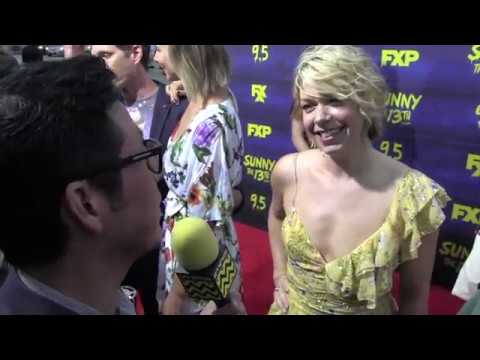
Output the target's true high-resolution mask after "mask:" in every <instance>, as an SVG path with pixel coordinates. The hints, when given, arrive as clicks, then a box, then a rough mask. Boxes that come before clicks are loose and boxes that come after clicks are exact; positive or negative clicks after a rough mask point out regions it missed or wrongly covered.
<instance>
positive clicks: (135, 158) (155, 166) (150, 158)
mask: <svg viewBox="0 0 480 360" xmlns="http://www.w3.org/2000/svg"><path fill="white" fill-rule="evenodd" d="M143 145H144V146H145V147H146V148H147V150H145V151H142V152H139V153H137V154H134V155H130V156H127V157H125V158H122V159H119V160H118V161H117V162H116V163H114V164H111V165H109V166H102V167H99V168H97V169H95V170H93V171H91V172H89V173H87V174H84V175H77V176H69V177H67V178H66V179H65V181H66V182H67V183H68V182H72V181H76V180H80V179H88V178H93V177H95V176H97V175H100V174H103V173H107V172H112V171H118V170H121V169H123V168H125V167H127V166H129V165H132V164H134V163H136V162H139V161H143V160H147V167H148V169H149V170H150V171H151V172H153V173H154V174H161V173H162V158H161V154H162V150H163V146H162V144H161V143H160V142H159V141H157V140H155V139H146V140H143Z"/></svg>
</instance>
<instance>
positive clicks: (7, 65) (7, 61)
mask: <svg viewBox="0 0 480 360" xmlns="http://www.w3.org/2000/svg"><path fill="white" fill-rule="evenodd" d="M18 67H19V65H18V61H17V59H15V57H14V56H13V55H10V54H9V53H7V52H6V51H4V50H2V49H0V79H1V78H3V77H5V76H7V75H8V74H11V73H12V72H13V71H15V70H16V69H18Z"/></svg>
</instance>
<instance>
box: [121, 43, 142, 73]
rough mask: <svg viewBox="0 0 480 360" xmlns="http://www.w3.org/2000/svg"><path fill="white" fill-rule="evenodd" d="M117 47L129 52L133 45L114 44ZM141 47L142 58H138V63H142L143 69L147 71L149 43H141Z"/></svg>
mask: <svg viewBox="0 0 480 360" xmlns="http://www.w3.org/2000/svg"><path fill="white" fill-rule="evenodd" d="M115 46H116V47H118V48H119V49H120V50H122V51H125V52H126V53H128V54H129V53H130V51H132V46H133V45H115ZM142 49H143V56H142V59H141V60H140V63H141V64H142V65H143V67H144V68H145V70H147V71H148V65H149V64H150V45H142Z"/></svg>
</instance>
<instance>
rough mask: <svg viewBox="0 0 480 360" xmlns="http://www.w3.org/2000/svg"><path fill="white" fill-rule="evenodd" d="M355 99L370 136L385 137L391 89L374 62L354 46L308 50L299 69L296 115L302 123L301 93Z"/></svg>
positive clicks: (294, 95)
mask: <svg viewBox="0 0 480 360" xmlns="http://www.w3.org/2000/svg"><path fill="white" fill-rule="evenodd" d="M301 92H302V93H304V94H307V95H310V96H319V95H323V96H325V95H333V96H335V97H336V98H338V99H340V100H351V101H353V102H354V103H355V104H356V105H357V106H358V108H359V112H360V114H361V115H362V116H363V117H364V118H365V120H366V122H367V124H368V132H367V134H368V137H369V139H370V140H374V139H376V138H378V137H380V136H381V135H382V132H383V128H384V122H385V111H386V99H387V93H388V87H387V84H386V82H385V79H384V77H383V76H382V75H381V73H380V71H379V69H378V67H377V66H376V65H375V64H374V62H373V61H372V59H371V58H370V57H369V56H368V55H367V54H366V53H365V51H364V50H363V49H361V48H359V47H356V46H351V45H315V46H310V47H308V48H306V49H305V50H304V52H303V53H302V54H301V55H300V58H299V60H298V64H297V67H296V68H295V75H294V86H293V98H294V108H293V112H292V116H293V117H294V119H296V120H301V118H302V109H301V107H300V93H301Z"/></svg>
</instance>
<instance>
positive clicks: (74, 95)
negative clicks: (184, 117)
mask: <svg viewBox="0 0 480 360" xmlns="http://www.w3.org/2000/svg"><path fill="white" fill-rule="evenodd" d="M114 77H115V76H114V74H113V73H112V72H111V71H110V70H108V69H107V68H106V65H105V63H104V62H103V61H102V60H101V59H99V58H97V57H93V56H89V55H82V56H78V57H74V58H72V59H69V60H64V61H58V62H41V63H36V64H31V65H30V66H28V67H25V68H21V69H20V70H18V71H17V72H15V73H14V74H12V75H10V76H8V77H6V78H4V79H2V80H0V173H1V174H2V176H1V177H0V199H1V206H2V207H3V209H4V211H3V214H4V215H3V217H2V235H1V236H0V249H1V250H2V251H3V252H4V253H5V257H6V259H7V260H8V261H9V262H10V263H12V264H13V265H14V266H17V267H25V266H42V265H45V264H49V263H51V262H54V261H55V260H57V259H58V258H59V257H60V256H62V254H64V251H65V246H66V241H67V239H68V236H69V234H68V229H67V226H66V225H65V224H64V222H63V221H62V219H61V215H60V214H61V202H62V197H63V194H64V193H65V189H66V186H67V184H68V182H69V180H71V179H72V177H74V178H75V177H76V178H77V179H79V175H81V174H91V172H92V169H100V168H101V167H102V166H106V165H107V164H111V163H112V162H115V161H118V159H119V153H120V149H121V146H122V144H123V140H124V139H123V135H122V133H121V130H120V128H119V127H118V126H117V125H116V124H115V123H114V122H113V121H112V119H111V118H110V117H109V115H108V113H107V111H108V110H109V109H111V107H112V105H113V104H114V103H115V101H117V100H118V98H119V93H118V90H117V89H116V88H115V86H114V84H113V80H114ZM86 177H87V176H86ZM80 179H81V176H80ZM88 181H89V182H91V184H92V186H95V187H97V188H99V189H100V190H101V191H104V192H105V193H106V194H107V195H108V196H112V194H114V193H117V194H118V193H119V192H120V191H121V177H120V174H119V173H118V172H116V173H107V174H102V175H99V176H96V177H94V178H91V179H88Z"/></svg>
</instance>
